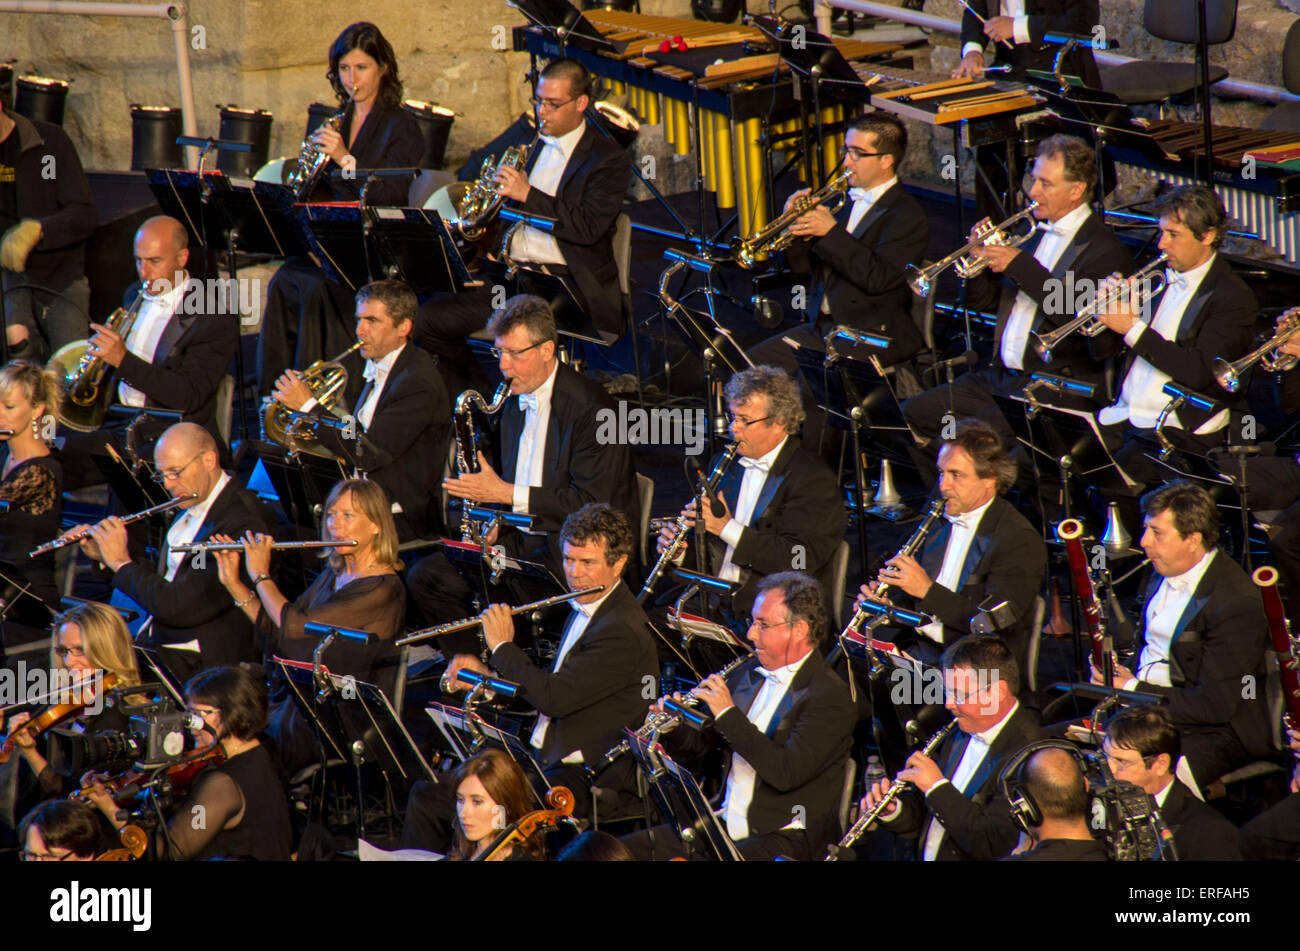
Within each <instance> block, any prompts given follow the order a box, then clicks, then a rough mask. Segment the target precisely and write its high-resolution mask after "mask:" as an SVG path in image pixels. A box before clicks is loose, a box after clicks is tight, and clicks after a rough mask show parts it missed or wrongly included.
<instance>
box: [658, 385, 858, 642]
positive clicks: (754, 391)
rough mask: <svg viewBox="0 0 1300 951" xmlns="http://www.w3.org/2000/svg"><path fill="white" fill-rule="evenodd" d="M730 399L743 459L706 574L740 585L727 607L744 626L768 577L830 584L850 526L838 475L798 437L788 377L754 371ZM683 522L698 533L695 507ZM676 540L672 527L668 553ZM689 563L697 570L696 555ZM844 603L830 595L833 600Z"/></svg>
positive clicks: (711, 544) (717, 506) (720, 514)
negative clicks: (792, 575)
mask: <svg viewBox="0 0 1300 951" xmlns="http://www.w3.org/2000/svg"><path fill="white" fill-rule="evenodd" d="M723 396H724V397H725V398H726V400H727V408H728V415H729V416H730V418H731V426H730V430H731V435H732V438H733V439H735V440H736V446H737V455H738V459H737V462H736V464H734V465H732V466H731V467H730V468H728V470H727V471H726V473H725V474H724V475H723V477H722V482H721V483H720V485H719V487H718V490H717V492H716V494H715V498H714V499H713V501H712V504H710V505H709V506H708V510H707V511H706V512H705V513H704V529H705V531H706V533H707V537H708V546H707V547H708V555H709V557H708V559H707V562H706V565H705V573H706V574H713V575H717V576H718V577H720V578H724V579H726V580H727V581H732V582H737V583H739V585H740V587H739V590H737V592H736V593H735V595H734V596H733V597H732V598H731V603H730V605H723V607H724V609H725V610H726V611H729V613H730V615H731V617H732V620H733V621H735V622H737V623H743V619H744V618H745V617H746V616H747V615H748V613H749V610H750V607H751V606H752V605H753V603H754V597H755V594H756V593H757V591H758V586H759V581H760V579H761V578H762V577H763V576H764V575H769V574H773V573H775V572H780V571H788V570H790V569H791V568H798V569H799V570H802V571H806V572H807V573H808V574H810V575H812V576H813V577H815V578H817V579H818V580H819V581H822V582H823V583H826V582H829V580H830V579H829V577H828V572H829V571H830V567H831V561H832V559H833V558H834V556H835V550H836V548H837V547H838V545H839V543H840V541H841V540H842V539H843V537H844V530H845V524H846V521H847V518H846V516H845V513H844V505H843V503H842V501H841V499H840V493H839V487H838V486H837V485H836V482H835V476H834V474H833V473H832V472H831V471H830V470H829V469H828V468H826V466H825V465H824V464H823V463H822V461H821V460H820V459H818V458H817V457H816V456H814V455H813V454H812V453H811V452H809V451H808V450H807V449H805V448H803V445H802V444H801V443H800V442H799V440H798V438H797V437H795V436H794V434H795V433H797V432H798V429H799V424H800V423H802V422H803V419H804V409H803V403H802V400H801V398H800V395H799V389H798V387H797V385H796V384H795V382H794V380H792V379H791V378H790V377H789V375H787V374H786V373H785V371H783V370H780V369H777V368H776V367H772V366H756V367H747V368H746V369H744V370H741V371H740V372H739V373H737V374H735V375H734V376H732V378H731V379H730V380H728V381H727V385H726V386H725V387H724V388H723ZM682 514H683V515H685V516H686V517H687V522H688V525H689V526H694V525H695V502H694V500H692V501H691V502H689V503H687V505H686V507H685V508H684V509H683V510H682ZM672 532H673V526H672V525H669V526H666V527H665V528H664V529H663V531H662V532H661V533H660V536H659V550H660V551H661V552H662V551H663V549H664V548H665V547H667V545H668V544H669V542H670V541H671V540H672V537H673V535H672ZM683 559H684V563H685V565H686V567H688V568H692V569H693V568H694V566H695V555H694V553H693V550H688V551H687V552H686V553H684V555H683ZM839 596H840V594H839V592H834V591H830V592H828V597H839ZM827 606H828V608H829V605H827ZM821 635H822V632H821V631H818V632H817V636H818V637H821Z"/></svg>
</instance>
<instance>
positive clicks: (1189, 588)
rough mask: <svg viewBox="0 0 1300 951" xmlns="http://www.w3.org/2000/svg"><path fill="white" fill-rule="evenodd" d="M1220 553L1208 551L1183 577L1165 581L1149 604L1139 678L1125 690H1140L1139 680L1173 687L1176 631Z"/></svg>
mask: <svg viewBox="0 0 1300 951" xmlns="http://www.w3.org/2000/svg"><path fill="white" fill-rule="evenodd" d="M1217 551H1218V549H1217V548H1215V549H1211V550H1210V551H1207V552H1206V553H1205V554H1204V555H1203V556H1201V560H1200V561H1198V562H1197V563H1196V564H1194V565H1192V567H1190V568H1188V569H1187V570H1186V571H1184V572H1183V573H1182V574H1181V575H1175V576H1174V577H1172V578H1164V579H1162V580H1161V582H1160V587H1159V588H1157V589H1156V593H1155V594H1154V595H1152V597H1151V600H1150V601H1148V602H1147V606H1146V611H1145V613H1144V617H1145V623H1144V626H1143V630H1144V631H1145V632H1146V637H1145V643H1144V644H1143V646H1142V653H1141V654H1140V655H1139V656H1138V664H1137V669H1136V670H1135V671H1134V675H1135V676H1133V677H1130V678H1129V679H1128V682H1127V683H1125V684H1124V689H1125V690H1136V689H1137V687H1138V681H1139V680H1141V681H1145V682H1146V683H1149V684H1156V685H1157V686H1160V687H1171V686H1173V684H1171V683H1170V682H1169V647H1170V645H1171V644H1172V643H1173V640H1174V631H1175V629H1176V628H1177V627H1178V619H1179V618H1180V617H1182V616H1183V611H1184V610H1186V609H1187V604H1188V602H1189V601H1191V600H1192V595H1193V594H1195V593H1196V586H1197V585H1198V584H1200V583H1201V578H1202V577H1204V575H1205V572H1206V570H1207V569H1208V568H1209V567H1210V563H1211V562H1212V561H1214V555H1215V552H1217Z"/></svg>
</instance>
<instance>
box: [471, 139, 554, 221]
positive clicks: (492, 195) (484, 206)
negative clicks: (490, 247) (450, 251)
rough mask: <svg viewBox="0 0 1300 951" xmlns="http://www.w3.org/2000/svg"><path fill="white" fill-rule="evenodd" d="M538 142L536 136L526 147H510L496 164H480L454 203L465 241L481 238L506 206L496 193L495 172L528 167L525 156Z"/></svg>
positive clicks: (530, 153) (487, 161) (489, 160)
mask: <svg viewBox="0 0 1300 951" xmlns="http://www.w3.org/2000/svg"><path fill="white" fill-rule="evenodd" d="M540 140H541V136H540V135H538V136H534V137H533V141H532V142H530V143H528V145H512V146H510V147H509V148H507V149H506V150H505V152H503V153H502V154H501V158H499V159H497V160H496V161H493V160H492V158H491V157H488V158H485V159H484V160H483V165H482V166H481V167H480V168H479V172H478V178H477V179H475V180H474V184H472V185H471V186H470V187H469V190H468V191H467V192H465V194H464V195H462V196H461V197H460V199H459V200H458V201H457V202H456V224H457V226H458V227H459V228H460V233H461V234H462V235H463V236H464V237H465V240H466V241H477V240H479V239H480V238H481V237H483V235H484V233H486V231H487V229H488V225H489V224H491V223H492V219H493V218H495V217H496V214H497V212H498V211H500V210H501V206H502V205H504V204H505V203H506V199H505V197H504V196H503V195H501V194H500V193H499V192H498V191H497V184H496V174H497V172H498V171H499V170H500V169H503V168H514V169H518V170H520V171H523V168H524V166H525V165H527V164H528V158H529V156H530V155H532V152H533V149H534V148H536V147H537V143H538V142H539V141H540Z"/></svg>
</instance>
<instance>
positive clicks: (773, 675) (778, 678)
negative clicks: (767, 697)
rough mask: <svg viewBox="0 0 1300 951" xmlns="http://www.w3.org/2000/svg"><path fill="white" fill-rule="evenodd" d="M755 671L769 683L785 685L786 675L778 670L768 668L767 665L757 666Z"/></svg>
mask: <svg viewBox="0 0 1300 951" xmlns="http://www.w3.org/2000/svg"><path fill="white" fill-rule="evenodd" d="M754 672H755V673H757V674H758V675H759V676H760V677H762V678H763V679H764V680H766V681H767V682H768V683H770V684H773V685H775V686H777V687H780V686H782V685H784V683H785V677H784V676H783V675H782V674H781V673H780V672H779V671H776V670H768V669H767V668H766V667H755V668H754Z"/></svg>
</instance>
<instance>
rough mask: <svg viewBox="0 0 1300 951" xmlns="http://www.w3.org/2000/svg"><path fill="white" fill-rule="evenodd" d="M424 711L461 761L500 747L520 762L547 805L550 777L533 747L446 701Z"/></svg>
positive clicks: (530, 785) (537, 797) (539, 799)
mask: <svg viewBox="0 0 1300 951" xmlns="http://www.w3.org/2000/svg"><path fill="white" fill-rule="evenodd" d="M424 712H425V713H427V714H428V716H429V718H430V719H431V720H433V722H434V725H435V726H436V727H437V735H438V736H441V737H442V740H443V744H442V745H443V746H444V747H445V748H446V749H447V750H449V751H450V752H451V753H452V755H453V756H455V757H456V759H457V761H458V762H462V763H463V762H464V761H465V760H467V759H469V758H470V757H471V756H473V755H474V754H476V753H478V752H479V751H480V750H482V749H484V748H488V749H498V750H501V751H502V752H503V753H505V754H506V755H507V756H509V757H510V758H511V759H512V760H514V761H515V762H516V763H518V764H519V767H520V769H522V770H523V771H524V775H525V776H527V777H528V788H529V790H530V791H531V792H532V794H533V798H534V800H535V801H536V802H537V805H538V807H539V808H541V807H544V806H545V793H546V790H547V789H549V788H550V786H551V783H550V780H548V779H547V778H546V771H545V770H544V769H542V766H541V764H540V763H538V762H537V759H536V757H535V756H534V755H533V748H532V747H531V746H529V745H528V744H526V743H525V742H524V741H522V740H521V739H520V738H519V737H517V736H515V735H514V734H513V733H511V732H510V731H508V730H505V729H502V728H501V727H500V726H497V725H494V724H492V723H489V722H488V721H487V720H485V719H483V717H482V716H481V715H480V714H479V713H478V711H476V710H465V709H463V708H461V707H456V706H452V705H450V704H446V703H437V702H434V703H430V704H429V705H428V706H426V707H425V710H424Z"/></svg>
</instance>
